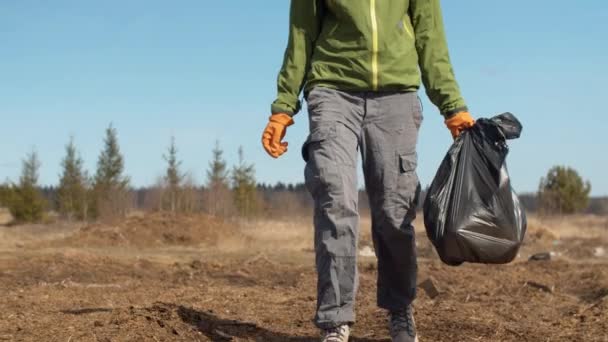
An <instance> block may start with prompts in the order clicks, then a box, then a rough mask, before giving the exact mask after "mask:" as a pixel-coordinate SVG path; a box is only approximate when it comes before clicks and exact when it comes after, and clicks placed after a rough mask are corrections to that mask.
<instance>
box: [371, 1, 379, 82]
mask: <svg viewBox="0 0 608 342" xmlns="http://www.w3.org/2000/svg"><path fill="white" fill-rule="evenodd" d="M369 9H370V16H371V20H372V90H374V91H376V90H378V19H377V18H376V0H370V6H369Z"/></svg>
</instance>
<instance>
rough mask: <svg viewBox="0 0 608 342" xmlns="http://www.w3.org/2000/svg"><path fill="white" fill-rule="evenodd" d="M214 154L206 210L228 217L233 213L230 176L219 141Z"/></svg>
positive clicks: (206, 197)
mask: <svg viewBox="0 0 608 342" xmlns="http://www.w3.org/2000/svg"><path fill="white" fill-rule="evenodd" d="M212 154H213V157H212V159H211V161H210V162H209V169H208V170H207V183H206V187H207V189H206V192H205V196H204V202H205V208H206V209H207V210H208V211H209V213H210V214H212V215H228V214H229V213H230V212H231V211H232V203H231V200H230V183H229V174H228V168H227V164H226V161H225V160H224V157H223V154H224V151H223V150H222V149H221V147H220V143H219V141H216V142H215V147H214V148H213V150H212Z"/></svg>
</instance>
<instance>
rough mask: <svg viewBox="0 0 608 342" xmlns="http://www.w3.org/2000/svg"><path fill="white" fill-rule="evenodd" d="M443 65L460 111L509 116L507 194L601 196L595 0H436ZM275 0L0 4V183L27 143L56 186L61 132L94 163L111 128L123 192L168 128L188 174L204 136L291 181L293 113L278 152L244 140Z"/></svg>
mask: <svg viewBox="0 0 608 342" xmlns="http://www.w3.org/2000/svg"><path fill="white" fill-rule="evenodd" d="M357 1H363V0H357ZM442 4H443V11H444V19H445V24H446V27H447V35H448V41H449V46H450V52H451V57H452V62H453V64H454V68H455V71H456V76H457V79H458V81H459V83H460V86H461V88H462V91H463V95H464V96H465V98H466V100H467V102H468V104H469V107H470V109H471V111H472V113H473V114H474V115H475V116H490V115H493V114H496V113H500V112H503V111H511V112H513V113H515V114H516V115H517V116H518V117H519V119H520V120H521V121H522V122H523V125H524V132H523V136H522V138H521V139H519V140H517V141H513V142H512V143H511V154H510V155H509V159H508V163H509V169H510V172H511V176H512V179H513V185H514V187H515V188H516V190H518V191H519V192H529V191H535V190H536V188H537V186H538V182H539V179H540V178H541V177H542V176H543V175H544V174H545V173H546V171H547V170H548V169H549V168H550V167H551V166H552V165H555V164H561V165H569V166H572V167H574V168H576V169H577V170H578V171H579V172H580V173H581V175H582V176H583V177H584V178H585V179H588V180H590V181H591V183H592V186H593V192H592V193H593V194H594V195H608V177H606V173H607V172H606V169H607V168H608V152H607V151H608V140H607V139H606V138H605V137H606V136H607V135H608V133H607V132H606V130H607V129H608V128H607V127H608V125H606V122H605V116H606V114H605V112H606V108H605V107H606V102H605V99H606V91H607V90H608V86H607V83H608V81H607V80H608V62H607V61H608V44H606V37H607V36H608V25H606V22H608V3H606V2H605V1H599V0H586V1H584V2H581V3H580V4H578V3H577V4H578V5H576V4H574V3H573V2H572V1H562V0H553V1H549V0H535V1H524V0H513V1H487V0H468V1H447V0H444V1H442ZM288 6H289V1H287V0H266V1H264V2H260V1H245V0H241V1H234V0H233V1H213V2H212V1H198V0H180V1H166V0H164V1H160V0H130V1H118V0H104V1H80V0H54V1H40V0H19V1H10V0H0V80H1V82H0V130H1V132H2V134H0V180H4V179H7V178H9V179H13V180H15V179H17V177H18V174H19V169H20V163H21V159H22V158H23V156H24V155H25V154H26V153H27V152H28V151H30V150H31V149H32V148H35V149H36V150H37V151H38V153H39V154H40V157H41V160H42V169H41V183H43V184H56V183H57V181H58V173H59V162H60V160H61V158H62V156H63V153H64V145H65V143H66V142H67V141H68V139H69V136H70V135H73V136H74V137H75V141H76V144H77V146H78V148H79V149H80V152H81V153H82V156H83V158H84V160H85V165H86V167H87V168H88V169H89V170H90V172H93V171H94V168H95V164H96V161H97V156H98V154H99V151H100V149H101V147H102V138H103V134H104V128H105V127H107V125H108V124H109V123H110V122H112V123H113V124H114V126H115V127H116V128H117V130H118V133H119V140H120V143H121V148H122V151H123V153H124V155H125V160H126V171H127V173H128V174H129V175H130V176H131V178H132V180H133V184H134V185H146V184H151V183H153V182H154V181H155V179H156V178H157V177H158V176H159V175H161V174H162V172H163V167H164V164H163V160H162V158H161V155H162V153H163V152H164V150H165V148H166V146H167V144H168V143H169V140H170V136H171V135H174V136H175V138H176V142H177V144H178V148H179V154H180V158H181V159H182V160H183V166H184V168H185V170H186V171H189V172H191V173H192V174H193V175H194V177H195V179H196V180H197V181H198V182H203V181H204V171H205V169H206V167H207V163H208V160H209V158H210V156H211V149H212V146H213V142H214V141H215V140H216V139H219V140H220V142H221V145H222V147H223V148H224V150H225V156H226V158H227V160H228V161H229V162H230V163H234V162H235V161H236V159H237V149H238V146H239V145H243V146H244V149H245V156H246V159H247V160H248V161H249V162H252V163H255V165H256V170H257V177H258V180H259V181H260V182H270V183H274V182H277V181H283V182H300V181H302V180H303V171H302V170H303V162H302V160H301V157H300V153H299V147H300V145H301V144H302V142H303V141H304V139H305V137H306V134H307V130H308V122H307V119H306V112H305V111H304V112H302V113H300V114H299V115H298V116H296V118H295V120H296V125H295V126H292V127H290V129H289V130H288V134H287V141H289V143H290V146H291V149H290V151H289V152H288V154H287V155H285V156H284V157H283V158H281V159H279V160H273V159H270V158H269V157H267V155H266V154H265V152H264V151H263V150H262V148H261V144H260V143H259V141H260V135H261V132H262V130H263V128H264V126H265V124H266V120H267V117H268V114H269V113H268V111H269V107H270V103H271V102H272V100H273V99H274V96H275V92H276V85H275V80H276V74H277V71H278V69H279V67H280V64H281V60H282V55H283V51H284V48H285V43H286V36H287V22H288ZM422 97H423V99H424V108H425V113H424V114H425V121H424V124H423V127H422V131H421V137H420V142H419V155H420V163H419V165H420V166H419V175H420V178H421V181H422V183H423V185H425V184H429V183H430V182H431V180H432V177H433V175H434V173H435V170H436V168H437V166H438V165H439V163H440V161H441V159H442V158H443V156H444V154H445V152H446V150H447V148H448V147H449V145H450V142H451V138H450V136H449V133H448V131H447V129H446V128H445V127H444V126H443V122H442V121H441V117H440V116H439V114H438V113H437V110H436V109H435V108H434V107H433V106H432V105H431V104H430V103H429V102H428V101H427V100H426V98H425V97H424V96H422Z"/></svg>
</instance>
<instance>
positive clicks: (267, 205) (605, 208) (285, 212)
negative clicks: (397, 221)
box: [41, 182, 608, 217]
mask: <svg viewBox="0 0 608 342" xmlns="http://www.w3.org/2000/svg"><path fill="white" fill-rule="evenodd" d="M256 189H257V196H258V203H259V206H260V207H259V213H258V214H260V215H273V216H281V217H283V216H286V217H288V216H294V215H295V216H298V215H309V214H311V213H312V209H313V205H314V204H313V201H312V198H311V196H310V194H309V193H308V190H306V186H305V185H304V183H296V184H290V183H287V184H286V183H282V182H278V183H276V184H264V183H262V184H257V187H256ZM41 191H42V194H43V196H44V197H45V199H46V200H47V201H48V203H57V198H58V191H57V188H56V187H49V186H47V187H43V188H41ZM194 191H195V195H194V197H196V198H199V199H200V200H199V201H197V202H198V203H199V205H197V206H196V210H200V211H203V212H205V211H209V208H206V207H205V201H204V200H203V199H204V198H205V197H206V193H207V192H209V190H208V189H206V188H205V187H200V188H197V189H195V190H194ZM131 193H132V198H133V209H136V210H143V211H155V210H158V202H159V201H158V194H159V189H158V188H157V187H141V188H138V189H133V190H131ZM425 196H426V192H425V191H422V193H421V195H420V201H419V203H418V209H419V210H422V205H423V203H424V198H425ZM519 198H520V200H521V203H522V204H523V206H524V207H525V208H526V211H527V212H528V213H537V212H539V211H541V206H540V201H539V197H538V195H537V194H529V193H527V194H521V195H519ZM359 210H360V211H361V213H362V214H368V213H369V202H368V199H367V194H366V192H365V190H359ZM582 213H586V214H594V215H608V197H591V198H590V199H589V205H588V207H587V208H586V209H585V210H583V211H582Z"/></svg>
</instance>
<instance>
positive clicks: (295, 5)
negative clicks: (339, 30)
mask: <svg viewBox="0 0 608 342" xmlns="http://www.w3.org/2000/svg"><path fill="white" fill-rule="evenodd" d="M290 7H291V9H290V16H289V39H288V42H287V48H286V49H285V55H284V57H283V66H282V67H281V71H280V72H279V76H278V80H277V93H278V94H277V99H276V100H275V101H274V102H273V103H272V107H271V111H272V114H275V113H286V114H289V115H295V114H296V113H297V112H298V111H300V105H301V104H300V100H299V95H300V92H301V91H302V88H303V87H304V82H305V77H306V74H307V72H308V69H309V68H310V60H311V58H312V53H313V50H314V44H315V41H316V39H317V37H318V35H319V33H320V30H321V23H322V20H323V18H322V16H323V13H322V12H323V10H322V9H323V1H322V0H313V1H311V0H291V6H290Z"/></svg>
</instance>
